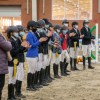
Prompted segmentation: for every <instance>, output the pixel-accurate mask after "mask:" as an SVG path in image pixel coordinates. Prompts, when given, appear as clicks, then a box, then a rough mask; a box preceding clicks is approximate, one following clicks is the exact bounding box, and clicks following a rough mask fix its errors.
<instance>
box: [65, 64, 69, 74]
mask: <svg viewBox="0 0 100 100" xmlns="http://www.w3.org/2000/svg"><path fill="white" fill-rule="evenodd" d="M67 66H68V63H65V64H64V73H65V74H66V75H70V74H68V73H67V72H70V71H68V70H67Z"/></svg>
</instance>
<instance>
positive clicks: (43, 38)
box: [39, 37, 48, 42]
mask: <svg viewBox="0 0 100 100" xmlns="http://www.w3.org/2000/svg"><path fill="white" fill-rule="evenodd" d="M47 39H48V38H47V37H42V38H40V39H39V41H40V42H44V41H46V40H47Z"/></svg>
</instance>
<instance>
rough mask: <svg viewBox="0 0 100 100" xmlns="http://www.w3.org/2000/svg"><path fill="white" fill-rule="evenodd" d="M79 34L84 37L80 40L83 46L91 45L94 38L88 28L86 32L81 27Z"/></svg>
mask: <svg viewBox="0 0 100 100" xmlns="http://www.w3.org/2000/svg"><path fill="white" fill-rule="evenodd" d="M81 34H82V35H84V38H83V39H82V44H83V45H88V44H91V39H94V36H92V34H91V31H90V28H88V30H87V29H86V28H85V27H82V29H81Z"/></svg>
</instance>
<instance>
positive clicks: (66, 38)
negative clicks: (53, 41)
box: [60, 20, 70, 75]
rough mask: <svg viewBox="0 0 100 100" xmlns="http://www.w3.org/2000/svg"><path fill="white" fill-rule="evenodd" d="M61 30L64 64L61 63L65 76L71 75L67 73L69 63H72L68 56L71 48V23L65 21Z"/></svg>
mask: <svg viewBox="0 0 100 100" xmlns="http://www.w3.org/2000/svg"><path fill="white" fill-rule="evenodd" d="M62 25H63V26H62V28H61V34H60V37H61V46H62V62H61V63H60V64H61V66H62V72H63V74H65V75H69V74H68V73H67V72H70V71H68V70H67V67H68V63H69V62H70V57H69V54H68V47H69V29H68V26H69V22H68V20H63V22H62Z"/></svg>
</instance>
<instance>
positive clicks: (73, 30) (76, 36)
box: [70, 28, 80, 47]
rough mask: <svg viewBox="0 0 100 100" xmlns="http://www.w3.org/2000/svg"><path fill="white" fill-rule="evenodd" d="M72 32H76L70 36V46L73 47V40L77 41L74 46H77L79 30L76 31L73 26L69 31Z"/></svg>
mask: <svg viewBox="0 0 100 100" xmlns="http://www.w3.org/2000/svg"><path fill="white" fill-rule="evenodd" d="M72 32H74V33H76V35H75V36H73V37H70V47H74V42H77V45H76V46H77V47H79V39H80V32H79V30H77V32H76V30H75V29H74V28H73V29H72V30H70V33H72Z"/></svg>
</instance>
